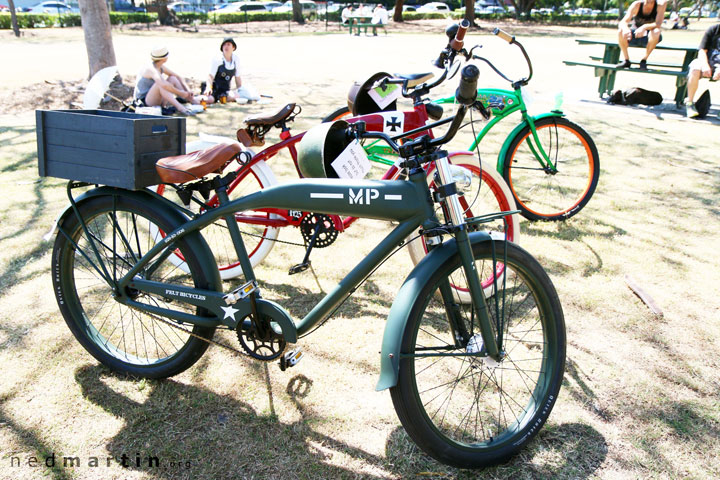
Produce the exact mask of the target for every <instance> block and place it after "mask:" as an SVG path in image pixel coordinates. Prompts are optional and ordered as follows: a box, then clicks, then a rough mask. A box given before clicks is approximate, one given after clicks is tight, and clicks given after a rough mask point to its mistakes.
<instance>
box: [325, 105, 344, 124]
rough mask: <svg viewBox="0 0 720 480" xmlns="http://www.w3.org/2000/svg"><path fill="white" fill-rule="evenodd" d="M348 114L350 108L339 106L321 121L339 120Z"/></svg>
mask: <svg viewBox="0 0 720 480" xmlns="http://www.w3.org/2000/svg"><path fill="white" fill-rule="evenodd" d="M349 116H350V109H349V108H348V107H340V108H338V109H337V110H335V111H334V112H332V113H331V114H330V115H328V116H327V117H325V118H323V120H322V123H325V122H334V121H335V120H340V119H341V118H344V117H349Z"/></svg>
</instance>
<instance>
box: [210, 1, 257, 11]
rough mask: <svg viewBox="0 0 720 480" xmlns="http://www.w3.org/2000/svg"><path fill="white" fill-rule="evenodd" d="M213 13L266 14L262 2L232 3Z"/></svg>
mask: <svg viewBox="0 0 720 480" xmlns="http://www.w3.org/2000/svg"><path fill="white" fill-rule="evenodd" d="M213 12H214V13H238V12H267V8H265V4H264V3H262V2H233V3H228V4H226V5H223V6H222V7H220V8H218V9H217V10H213Z"/></svg>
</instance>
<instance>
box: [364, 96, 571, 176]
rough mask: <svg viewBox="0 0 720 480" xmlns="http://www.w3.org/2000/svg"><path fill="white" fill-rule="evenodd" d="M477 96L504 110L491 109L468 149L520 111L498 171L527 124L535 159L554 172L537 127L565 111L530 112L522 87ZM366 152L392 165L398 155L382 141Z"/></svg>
mask: <svg viewBox="0 0 720 480" xmlns="http://www.w3.org/2000/svg"><path fill="white" fill-rule="evenodd" d="M477 99H478V100H479V101H481V102H482V103H483V104H484V105H488V104H489V103H490V102H502V104H503V107H502V109H501V108H497V107H496V108H492V109H491V112H492V118H491V119H490V121H489V122H488V123H487V124H486V125H485V126H484V127H483V129H482V130H481V131H480V133H478V134H477V136H476V137H475V140H474V141H473V143H472V145H470V147H469V148H468V149H467V151H469V152H472V151H475V149H476V148H477V146H478V145H479V144H480V142H482V140H483V138H485V136H486V135H487V134H488V132H489V131H490V130H492V128H493V127H494V126H495V125H496V124H498V123H499V122H500V121H502V120H503V119H504V118H506V117H508V116H510V115H512V114H513V113H515V112H517V111H519V112H520V114H521V115H522V121H521V122H520V123H519V124H518V125H517V126H516V127H515V129H514V130H513V131H512V132H511V133H510V134H509V135H508V137H507V138H506V139H505V142H504V143H503V145H502V148H501V149H500V152H499V154H498V160H497V164H496V169H497V171H498V173H500V175H502V174H503V170H504V168H505V156H506V153H507V151H508V149H509V148H510V143H512V140H513V139H514V138H515V136H516V135H517V134H518V133H519V132H520V130H522V129H523V128H525V126H526V125H529V126H530V131H531V132H532V139H533V141H532V142H530V143H529V147H530V150H531V151H532V152H533V154H534V155H535V158H536V159H537V161H538V162H539V163H540V165H542V167H543V168H544V169H547V170H548V171H551V172H552V171H555V170H556V167H555V165H554V164H553V163H552V161H551V159H550V157H549V156H548V154H547V152H545V149H544V148H543V146H542V143H541V142H540V139H539V138H538V135H537V130H536V129H535V122H536V121H538V120H540V119H542V118H546V117H562V116H564V114H563V112H562V111H560V110H553V111H551V112H547V113H542V114H540V115H536V116H532V115H529V114H528V112H527V106H526V105H525V101H524V100H523V97H522V92H521V90H520V89H519V88H518V89H517V90H514V91H513V90H504V89H499V88H481V89H478V97H477ZM433 103H436V104H439V105H443V104H454V103H455V96H449V97H444V98H440V99H437V100H433ZM365 151H366V152H367V154H368V158H369V159H370V160H371V161H373V162H376V163H381V164H383V165H392V164H393V163H394V162H393V160H390V159H388V158H387V157H388V156H393V155H395V153H394V152H393V151H392V150H391V149H389V148H387V147H385V146H384V145H382V144H378V141H375V142H372V143H370V144H368V145H366V146H365Z"/></svg>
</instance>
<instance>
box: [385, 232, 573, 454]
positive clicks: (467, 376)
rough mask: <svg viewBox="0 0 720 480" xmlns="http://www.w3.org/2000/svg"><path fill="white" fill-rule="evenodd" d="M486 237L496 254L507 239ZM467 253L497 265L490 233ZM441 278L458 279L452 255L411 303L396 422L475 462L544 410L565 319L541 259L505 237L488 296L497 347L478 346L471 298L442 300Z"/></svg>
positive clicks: (558, 369)
mask: <svg viewBox="0 0 720 480" xmlns="http://www.w3.org/2000/svg"><path fill="white" fill-rule="evenodd" d="M494 243H495V246H494V248H495V253H496V255H497V257H498V258H497V260H498V261H500V260H502V258H503V257H502V255H503V251H504V247H505V244H506V242H503V241H494ZM473 254H474V257H475V264H476V267H477V269H478V272H479V273H480V275H483V272H488V271H490V272H492V271H493V269H494V268H496V266H495V265H493V257H492V249H491V243H490V242H483V243H477V244H475V245H473ZM485 274H486V275H487V273H485ZM481 278H482V277H481ZM448 282H449V283H450V284H461V283H463V282H465V277H464V271H463V268H462V263H461V261H460V257H459V255H455V256H454V257H453V258H451V259H450V260H448V261H447V262H446V263H445V264H444V265H443V266H442V267H440V268H439V269H438V270H437V271H436V272H435V273H434V274H433V275H432V277H431V278H430V279H429V280H428V281H427V282H426V284H425V286H424V288H423V289H422V291H421V293H420V295H419V296H418V297H417V300H416V302H415V303H414V304H413V306H412V307H411V310H410V315H409V319H408V323H407V326H406V328H405V331H404V333H403V339H402V347H401V348H402V350H401V352H402V353H401V355H400V371H399V376H398V383H397V385H396V386H395V387H392V388H391V390H390V393H391V396H392V400H393V404H394V406H395V410H396V411H397V414H398V417H399V418H400V421H401V423H402V424H403V427H404V428H405V430H406V431H407V433H408V435H409V436H410V437H411V438H412V439H413V441H414V442H415V443H416V444H417V445H418V446H419V447H420V448H421V449H423V450H424V451H425V452H426V453H428V454H429V455H430V456H432V457H434V458H435V459H437V460H439V461H441V462H443V463H446V464H448V465H453V466H456V467H460V468H478V467H484V466H488V465H492V464H496V463H499V462H503V461H505V460H507V459H508V458H509V457H510V456H512V455H513V454H515V453H517V452H518V451H519V450H520V449H521V448H522V447H523V446H524V445H525V444H527V442H529V441H530V439H532V437H533V436H534V435H535V434H537V432H538V430H539V429H540V428H541V427H542V425H543V424H544V423H545V421H546V420H547V418H548V416H549V414H550V411H551V410H552V407H553V405H554V403H555V400H556V398H557V395H558V392H559V390H560V385H561V382H562V376H563V371H564V366H565V322H564V319H563V313H562V307H561V305H560V301H559V299H558V296H557V293H556V292H555V289H554V287H553V285H552V283H551V281H550V279H549V278H548V276H547V274H546V273H545V271H544V270H543V269H542V267H541V266H540V264H539V263H538V262H537V261H536V260H535V259H534V258H533V257H532V256H530V254H528V253H527V252H526V251H525V250H523V249H522V248H520V247H518V246H516V245H514V244H512V243H507V260H506V262H505V278H504V280H503V281H499V282H498V283H499V285H500V286H499V288H498V291H497V293H495V294H494V295H492V296H491V297H489V298H488V299H487V304H488V312H489V314H490V319H491V323H492V325H493V330H494V332H493V333H494V335H495V336H496V338H498V342H499V346H500V348H501V351H502V352H503V354H504V357H503V358H502V359H501V360H500V361H493V360H492V359H488V358H487V357H480V356H477V353H475V352H478V351H481V350H482V337H481V335H480V332H479V329H478V323H477V319H476V312H475V311H474V310H473V309H472V306H471V305H457V304H454V305H452V303H453V302H452V301H450V304H448V305H443V302H442V301H439V300H438V299H437V296H436V295H435V292H436V291H437V290H438V289H439V288H440V287H442V286H447V284H448ZM449 315H452V320H451V319H450V318H449ZM498 332H500V334H498Z"/></svg>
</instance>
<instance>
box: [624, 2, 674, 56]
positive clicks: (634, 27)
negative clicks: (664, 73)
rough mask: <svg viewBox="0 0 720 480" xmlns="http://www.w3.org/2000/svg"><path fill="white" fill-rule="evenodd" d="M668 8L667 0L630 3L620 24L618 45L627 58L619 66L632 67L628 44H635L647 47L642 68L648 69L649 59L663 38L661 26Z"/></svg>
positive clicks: (635, 45)
mask: <svg viewBox="0 0 720 480" xmlns="http://www.w3.org/2000/svg"><path fill="white" fill-rule="evenodd" d="M666 8H667V0H636V1H635V2H633V3H632V4H631V5H630V7H629V8H628V9H627V12H626V13H625V16H624V17H623V19H622V20H620V23H619V24H618V45H620V50H622V54H623V57H624V59H625V60H624V61H622V62H620V63H619V64H618V68H630V65H631V63H630V54H629V53H628V46H633V47H645V56H644V57H643V59H642V60H640V69H641V70H647V59H648V57H649V56H650V53H652V51H653V50H654V49H655V46H656V45H657V44H658V43H660V41H661V40H662V35H661V33H660V28H661V27H662V22H663V20H664V19H665V9H666Z"/></svg>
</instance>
